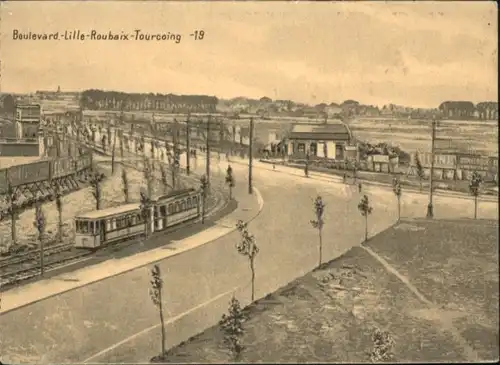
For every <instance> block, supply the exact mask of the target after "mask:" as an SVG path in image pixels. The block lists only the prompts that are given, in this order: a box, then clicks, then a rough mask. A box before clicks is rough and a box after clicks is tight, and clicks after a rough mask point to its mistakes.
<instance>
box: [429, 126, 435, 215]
mask: <svg viewBox="0 0 500 365" xmlns="http://www.w3.org/2000/svg"><path fill="white" fill-rule="evenodd" d="M436 124H437V122H436V118H435V117H433V118H432V142H431V171H430V176H429V204H428V205H427V218H434V207H433V205H432V197H433V193H434V192H433V188H432V180H433V178H434V144H435V140H436Z"/></svg>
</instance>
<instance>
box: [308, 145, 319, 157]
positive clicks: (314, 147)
mask: <svg viewBox="0 0 500 365" xmlns="http://www.w3.org/2000/svg"><path fill="white" fill-rule="evenodd" d="M317 151H318V146H317V144H316V142H311V145H310V147H309V154H310V155H311V156H316V155H317Z"/></svg>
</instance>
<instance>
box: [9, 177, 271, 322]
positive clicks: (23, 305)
mask: <svg viewBox="0 0 500 365" xmlns="http://www.w3.org/2000/svg"><path fill="white" fill-rule="evenodd" d="M254 191H255V193H256V195H257V203H258V207H259V208H258V211H257V213H256V214H255V215H254V216H253V217H252V218H250V219H249V220H248V221H247V223H250V222H251V221H253V220H254V219H255V218H257V217H258V216H259V215H260V213H261V212H262V209H263V208H264V200H263V198H262V195H261V193H260V191H259V190H258V189H257V188H255V187H254ZM226 217H227V216H226ZM221 219H223V218H221ZM236 230H237V228H236V227H234V228H232V229H231V230H230V231H228V232H225V233H224V234H222V235H221V236H219V237H216V238H213V239H211V240H209V241H206V242H203V243H201V244H199V245H197V246H194V247H190V248H187V249H185V250H184V251H179V252H175V253H172V254H171V255H170V256H167V257H164V258H161V259H158V260H154V261H150V262H148V263H145V264H140V265H138V266H134V267H132V268H128V269H126V270H123V271H121V272H118V273H114V274H112V275H109V276H106V277H104V278H99V279H96V280H92V281H90V282H88V283H84V284H82V285H79V286H76V287H73V288H68V289H65V290H62V291H60V292H57V293H54V294H49V295H47V296H45V297H43V298H38V299H35V300H33V301H31V302H29V303H25V304H21V305H19V306H17V307H15V308H10V309H7V310H5V311H1V309H0V316H3V315H5V314H7V313H9V312H13V311H16V310H18V309H21V308H24V307H27V306H29V305H32V304H35V303H38V302H41V301H43V300H46V299H50V298H52V297H56V296H58V295H61V294H64V293H67V292H70V291H73V290H77V289H80V288H83V287H86V286H88V285H91V284H95V283H98V282H100V281H103V280H106V279H109V278H113V277H115V276H118V275H122V274H125V273H128V272H130V271H133V270H137V269H140V268H142V267H145V266H149V265H152V264H154V263H157V262H160V261H163V260H167V259H169V258H171V257H174V256H177V255H180V254H183V253H184V252H188V251H191V250H193V249H196V248H198V247H201V246H204V245H206V244H208V243H211V242H213V241H215V240H218V239H220V238H222V237H225V236H227V235H229V234H231V233H233V232H234V231H236ZM201 232H203V231H200V232H197V233H195V234H198V233H201ZM189 237H192V236H189ZM189 237H186V238H189ZM158 248H161V247H158ZM132 256H133V255H132ZM129 257H130V256H129ZM104 262H106V261H104ZM15 289H18V290H19V288H15ZM6 293H8V291H6V292H4V293H0V296H4V295H5V294H6ZM2 294H3V295H2ZM4 300H5V299H4Z"/></svg>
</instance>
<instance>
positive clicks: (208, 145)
mask: <svg viewBox="0 0 500 365" xmlns="http://www.w3.org/2000/svg"><path fill="white" fill-rule="evenodd" d="M211 120H212V116H211V115H210V114H209V115H208V120H207V138H206V140H207V148H206V149H207V151H206V152H207V173H206V175H207V187H208V189H210V143H208V141H209V139H210V122H211Z"/></svg>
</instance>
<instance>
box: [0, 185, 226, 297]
mask: <svg viewBox="0 0 500 365" xmlns="http://www.w3.org/2000/svg"><path fill="white" fill-rule="evenodd" d="M213 195H214V197H213V202H212V203H211V204H210V205H211V207H210V208H209V209H208V210H207V212H206V214H205V216H206V217H209V216H211V215H213V214H215V213H217V212H219V211H221V210H223V209H225V208H226V207H227V205H228V203H229V202H227V201H225V202H224V204H222V205H221V202H222V201H223V199H224V196H223V194H222V192H219V193H217V194H213ZM200 220H201V218H197V219H195V220H193V221H188V222H185V223H182V224H181V225H179V226H174V227H170V228H167V229H166V230H165V231H160V232H158V233H156V234H154V235H153V237H158V236H162V235H168V234H171V233H172V232H175V231H177V230H179V229H185V228H188V227H190V226H192V225H194V224H196V223H198V222H199V221H200ZM138 239H139V240H141V239H143V236H139V238H133V239H129V240H123V241H120V242H118V243H114V244H110V245H108V246H105V247H103V249H101V250H99V249H98V250H92V251H88V250H82V249H78V248H75V247H74V246H73V243H66V244H60V245H55V246H52V247H47V249H44V261H45V262H44V270H45V272H47V271H52V270H56V269H60V268H62V267H64V266H69V265H71V264H74V263H78V262H80V261H82V260H84V259H86V258H88V259H91V258H92V257H93V256H95V254H99V253H100V254H101V255H102V253H105V250H106V249H112V250H113V251H116V250H117V249H118V250H120V249H125V248H127V247H129V246H132V245H135V244H137V243H138ZM0 272H2V274H1V277H0V288H3V289H5V288H6V287H12V286H14V285H16V284H19V283H21V282H22V281H26V280H29V279H32V278H35V277H37V276H40V273H41V262H40V249H36V250H30V252H27V253H25V254H24V255H23V256H22V257H19V256H17V257H12V258H9V259H3V260H1V261H0Z"/></svg>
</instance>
